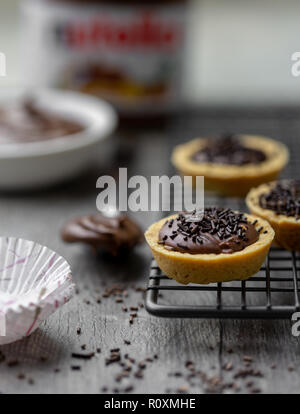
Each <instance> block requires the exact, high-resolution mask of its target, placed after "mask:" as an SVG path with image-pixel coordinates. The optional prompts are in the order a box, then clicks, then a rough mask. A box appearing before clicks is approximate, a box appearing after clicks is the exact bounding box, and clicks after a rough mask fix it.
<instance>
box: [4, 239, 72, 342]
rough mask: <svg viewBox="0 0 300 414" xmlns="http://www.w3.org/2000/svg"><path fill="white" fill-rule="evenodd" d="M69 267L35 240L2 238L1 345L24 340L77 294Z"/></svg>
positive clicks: (63, 260)
mask: <svg viewBox="0 0 300 414" xmlns="http://www.w3.org/2000/svg"><path fill="white" fill-rule="evenodd" d="M74 287H75V285H74V284H73V282H72V274H71V269H70V266H69V264H68V263H67V262H66V261H65V259H63V258H62V257H61V256H59V255H58V254H57V253H55V252H54V251H52V250H50V249H48V248H47V247H45V246H41V245H40V244H38V243H35V242H33V241H28V240H23V239H17V238H13V237H2V238H0V345H4V344H8V343H11V342H14V341H17V340H19V339H22V338H24V337H26V336H28V335H30V334H31V333H32V332H34V331H35V330H36V329H37V328H38V326H39V325H40V324H41V323H42V322H43V321H44V320H45V319H46V318H47V317H48V316H50V315H51V314H52V313H53V312H55V310H57V309H58V308H59V307H60V306H62V305H64V304H65V303H66V302H68V301H69V300H70V299H71V298H72V296H73V295H74Z"/></svg>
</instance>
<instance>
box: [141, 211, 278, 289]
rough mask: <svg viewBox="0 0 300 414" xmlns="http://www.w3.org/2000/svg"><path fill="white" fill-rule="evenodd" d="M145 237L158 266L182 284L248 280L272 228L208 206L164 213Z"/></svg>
mask: <svg viewBox="0 0 300 414" xmlns="http://www.w3.org/2000/svg"><path fill="white" fill-rule="evenodd" d="M145 237H146V241H147V243H148V244H149V246H150V248H151V250H152V253H153V256H154V258H155V260H156V262H157V264H158V266H159V267H160V268H161V270H162V271H163V272H164V273H165V274H166V275H167V276H168V277H170V278H172V279H175V280H177V282H179V283H183V284H185V285H186V284H188V283H199V284H206V283H215V282H225V281H230V280H245V279H248V278H249V277H250V276H252V275H253V274H255V273H257V272H258V271H259V269H260V267H261V265H262V263H263V262H264V260H265V257H266V255H267V253H268V250H269V248H270V245H271V243H272V240H273V237H274V231H273V229H272V227H271V226H270V224H269V223H268V222H267V221H265V220H263V219H261V218H258V217H255V216H253V215H249V214H242V213H239V212H235V211H232V210H230V209H222V208H216V207H211V208H205V210H204V212H202V213H201V212H197V211H194V212H192V213H187V212H183V213H180V214H178V215H173V216H170V217H167V218H164V219H163V220H160V221H158V222H157V223H154V224H152V226H150V227H149V229H148V230H147V232H146V233H145Z"/></svg>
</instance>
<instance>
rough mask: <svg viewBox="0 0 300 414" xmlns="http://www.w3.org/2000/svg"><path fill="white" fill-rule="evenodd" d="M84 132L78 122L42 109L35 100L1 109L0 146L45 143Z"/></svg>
mask: <svg viewBox="0 0 300 414" xmlns="http://www.w3.org/2000/svg"><path fill="white" fill-rule="evenodd" d="M83 130H84V126H83V125H81V124H79V123H78V122H77V121H73V120H69V119H65V118H64V117H62V116H60V115H56V114H54V113H53V112H50V111H49V112H48V111H47V110H45V109H42V108H40V107H39V105H38V104H37V103H36V102H35V101H34V99H27V100H24V101H20V102H16V103H13V104H9V105H7V106H3V107H1V108H0V144H9V143H16V142H17V143H18V142H20V143H23V142H36V141H45V140H49V139H54V138H60V137H64V136H67V135H72V134H76V133H78V132H81V131H83Z"/></svg>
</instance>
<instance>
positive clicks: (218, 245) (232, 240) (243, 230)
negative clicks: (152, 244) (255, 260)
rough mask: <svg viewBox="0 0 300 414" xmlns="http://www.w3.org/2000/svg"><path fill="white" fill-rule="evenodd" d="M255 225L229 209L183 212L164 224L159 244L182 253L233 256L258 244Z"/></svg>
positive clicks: (212, 208) (213, 208)
mask: <svg viewBox="0 0 300 414" xmlns="http://www.w3.org/2000/svg"><path fill="white" fill-rule="evenodd" d="M255 224H256V223H250V222H248V220H247V218H246V217H245V216H244V215H243V214H242V213H236V212H234V211H232V210H230V209H222V208H216V207H211V208H205V210H204V212H202V213H201V212H197V211H194V212H192V213H186V212H183V213H180V214H179V215H178V216H177V217H176V218H174V219H171V220H167V221H166V222H165V223H164V225H163V227H162V228H161V230H160V232H159V243H160V244H162V245H163V246H164V248H166V249H168V250H173V251H177V252H181V253H190V254H207V253H215V254H220V253H234V252H237V251H240V250H243V249H244V248H245V247H247V246H250V245H251V244H253V243H255V242H256V241H257V240H258V237H259V232H258V231H257V230H256V229H255ZM259 231H261V229H259Z"/></svg>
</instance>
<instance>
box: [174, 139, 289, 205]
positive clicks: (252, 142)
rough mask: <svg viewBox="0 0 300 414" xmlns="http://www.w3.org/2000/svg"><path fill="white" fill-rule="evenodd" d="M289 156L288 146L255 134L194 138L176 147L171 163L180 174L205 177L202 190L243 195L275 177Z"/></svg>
mask: <svg viewBox="0 0 300 414" xmlns="http://www.w3.org/2000/svg"><path fill="white" fill-rule="evenodd" d="M288 159H289V152H288V149H287V147H286V146H285V145H284V144H282V143H280V142H277V141H274V140H273V139H270V138H266V137H262V136H254V135H238V136H232V135H229V136H221V137H219V138H197V139H194V140H192V141H190V142H188V143H186V144H183V145H179V146H177V147H175V149H174V151H173V154H172V163H173V165H174V166H175V167H176V168H177V170H178V171H179V172H180V173H181V175H182V176H192V177H193V182H194V184H195V181H196V180H195V178H196V177H197V176H204V178H205V181H204V184H205V189H206V190H213V191H217V192H219V193H221V194H224V195H227V196H240V197H241V196H245V195H246V194H247V193H248V191H249V190H250V189H251V188H252V187H256V186H258V185H260V184H262V183H265V182H269V181H272V180H274V179H276V177H277V176H278V174H279V173H280V172H281V171H282V170H283V168H284V167H285V165H286V164H287V162H288Z"/></svg>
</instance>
